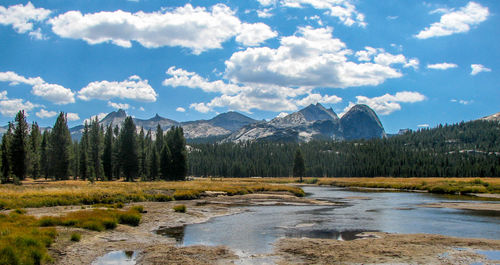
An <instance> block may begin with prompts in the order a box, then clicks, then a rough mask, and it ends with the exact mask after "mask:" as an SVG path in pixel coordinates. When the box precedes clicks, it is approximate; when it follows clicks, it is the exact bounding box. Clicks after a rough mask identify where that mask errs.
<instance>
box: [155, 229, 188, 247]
mask: <svg viewBox="0 0 500 265" xmlns="http://www.w3.org/2000/svg"><path fill="white" fill-rule="evenodd" d="M184 229H185V226H184V225H182V226H174V227H166V228H160V229H158V230H157V231H156V233H157V234H159V235H163V236H167V237H171V238H173V239H175V242H177V244H178V245H182V243H183V242H184Z"/></svg>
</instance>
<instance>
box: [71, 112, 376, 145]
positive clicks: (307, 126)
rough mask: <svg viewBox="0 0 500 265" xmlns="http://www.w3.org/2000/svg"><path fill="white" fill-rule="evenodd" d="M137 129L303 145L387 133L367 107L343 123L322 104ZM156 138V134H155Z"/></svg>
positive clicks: (113, 116) (110, 120)
mask: <svg viewBox="0 0 500 265" xmlns="http://www.w3.org/2000/svg"><path fill="white" fill-rule="evenodd" d="M126 117H127V113H126V112H125V111H124V110H122V109H120V110H118V111H113V112H111V113H109V114H108V115H106V116H105V117H104V118H103V119H102V120H100V121H99V122H100V124H102V125H103V126H108V125H110V124H111V125H112V126H119V127H120V126H121V124H122V123H123V121H124V120H125V118H126ZM134 122H135V124H136V126H137V129H138V130H140V128H141V127H142V128H144V130H146V131H147V130H152V131H153V132H154V131H156V127H157V126H158V124H159V125H160V126H161V127H162V129H163V130H164V131H166V130H168V129H170V127H172V126H181V127H182V128H183V129H184V135H185V137H186V138H187V139H188V140H198V141H199V140H201V139H217V140H220V141H222V142H242V141H255V140H269V141H301V142H307V141H310V140H312V139H338V140H343V139H360V138H381V137H385V131H384V128H383V126H382V124H381V123H380V120H379V119H378V117H377V115H376V114H375V112H374V111H373V110H372V109H370V108H369V107H368V106H366V105H356V106H354V107H353V108H351V110H349V111H348V112H347V113H346V114H345V115H344V116H343V117H342V118H341V119H339V118H338V116H337V114H336V113H335V112H334V111H333V110H332V109H331V108H330V109H326V108H325V107H323V106H322V105H321V104H319V103H318V104H316V105H312V104H311V105H309V106H307V107H306V108H304V109H302V110H299V111H297V112H294V113H291V114H289V115H286V116H283V117H281V116H279V117H276V118H274V119H272V120H271V121H258V120H254V119H252V118H250V117H247V116H245V115H243V114H240V113H238V112H233V111H231V112H227V113H222V114H219V115H217V116H215V117H214V118H212V119H210V120H196V121H187V122H177V121H174V120H171V119H167V118H164V117H161V116H159V115H158V114H156V115H155V116H154V117H152V118H150V119H147V120H144V119H137V118H134ZM70 132H71V135H72V137H73V139H79V138H80V137H81V134H82V132H83V125H79V126H76V127H73V128H70ZM153 135H154V134H153Z"/></svg>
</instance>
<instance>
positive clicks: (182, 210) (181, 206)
mask: <svg viewBox="0 0 500 265" xmlns="http://www.w3.org/2000/svg"><path fill="white" fill-rule="evenodd" d="M174 211H175V212H178V213H185V212H186V205H184V204H179V205H176V206H174Z"/></svg>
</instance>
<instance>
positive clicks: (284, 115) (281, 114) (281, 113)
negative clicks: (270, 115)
mask: <svg viewBox="0 0 500 265" xmlns="http://www.w3.org/2000/svg"><path fill="white" fill-rule="evenodd" d="M286 116H288V113H286V112H280V114H278V116H276V118H283V117H286Z"/></svg>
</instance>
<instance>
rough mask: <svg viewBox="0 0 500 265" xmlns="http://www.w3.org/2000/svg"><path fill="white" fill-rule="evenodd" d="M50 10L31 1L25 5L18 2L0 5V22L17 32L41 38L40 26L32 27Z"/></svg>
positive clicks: (44, 17) (46, 16)
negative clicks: (6, 6)
mask: <svg viewBox="0 0 500 265" xmlns="http://www.w3.org/2000/svg"><path fill="white" fill-rule="evenodd" d="M50 13H51V11H50V10H47V9H44V8H36V7H35V6H34V5H33V4H32V3H31V2H28V3H27V4H26V5H23V4H18V5H13V6H9V7H8V8H5V7H4V6H0V24H1V25H6V26H9V25H11V26H12V28H14V30H15V31H16V32H18V33H29V35H30V36H32V37H34V38H37V39H42V38H43V35H42V33H41V31H40V28H37V29H34V24H35V23H40V22H42V21H44V20H46V19H47V18H48V16H49V15H50Z"/></svg>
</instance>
